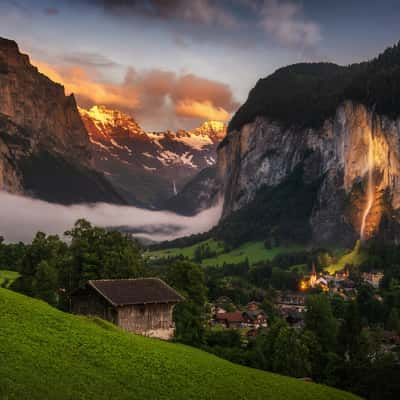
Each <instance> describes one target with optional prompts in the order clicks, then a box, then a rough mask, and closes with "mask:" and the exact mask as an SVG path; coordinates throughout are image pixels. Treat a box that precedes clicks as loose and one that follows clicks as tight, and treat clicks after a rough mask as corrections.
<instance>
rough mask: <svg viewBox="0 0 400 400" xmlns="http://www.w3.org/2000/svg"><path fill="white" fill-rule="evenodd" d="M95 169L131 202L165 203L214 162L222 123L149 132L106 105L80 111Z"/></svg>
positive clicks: (221, 134) (223, 129) (154, 205)
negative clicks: (190, 129)
mask: <svg viewBox="0 0 400 400" xmlns="http://www.w3.org/2000/svg"><path fill="white" fill-rule="evenodd" d="M79 112H80V115H81V117H82V120H83V122H84V124H85V127H86V129H87V131H88V133H89V140H90V143H91V146H92V150H93V151H92V153H93V157H94V165H95V167H96V169H97V170H98V171H100V172H102V173H103V174H104V175H105V176H106V177H107V178H108V179H109V180H110V182H111V183H112V184H113V185H114V186H115V187H116V188H118V190H119V191H120V192H121V193H123V194H124V197H125V198H126V199H127V200H128V201H129V202H130V203H132V204H144V205H146V206H150V207H156V206H157V205H162V204H163V202H164V201H166V200H168V199H170V198H171V197H173V196H174V195H176V194H177V193H178V191H179V190H180V189H181V188H182V187H183V186H184V185H185V184H186V183H187V182H188V181H189V180H190V179H191V178H193V177H194V176H195V175H196V174H197V173H199V172H200V171H202V170H203V169H204V168H207V167H212V166H214V165H215V164H216V150H217V146H218V144H219V143H220V142H221V141H222V139H223V138H224V137H225V134H226V126H225V125H224V123H222V122H219V121H207V122H205V123H203V124H202V125H201V126H200V127H199V128H197V129H194V130H192V131H186V130H178V131H176V132H172V131H165V132H146V131H145V130H144V129H143V128H142V127H140V125H139V124H138V123H137V122H136V121H135V120H134V118H133V117H131V116H129V115H127V114H124V113H122V112H120V111H118V110H112V109H109V108H107V107H105V106H93V107H92V108H91V109H90V110H85V109H83V108H79Z"/></svg>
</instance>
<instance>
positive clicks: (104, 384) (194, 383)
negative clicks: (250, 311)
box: [0, 289, 357, 400]
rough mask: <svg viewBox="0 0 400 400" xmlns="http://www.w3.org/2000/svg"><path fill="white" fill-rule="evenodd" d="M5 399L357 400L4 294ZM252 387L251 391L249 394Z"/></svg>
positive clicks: (0, 318) (0, 376)
mask: <svg viewBox="0 0 400 400" xmlns="http://www.w3.org/2000/svg"><path fill="white" fill-rule="evenodd" d="M0 356H1V360H2V362H1V363H0V397H1V398H7V399H9V400H11V399H23V398H26V395H27V393H29V398H30V399H32V400H35V399H40V400H42V399H59V400H63V399H74V400H75V399H96V400H97V399H110V398H113V399H128V398H129V399H189V398H190V399H246V398H250V397H251V398H252V399H274V400H279V399H282V400H283V399H288V398H289V399H293V400H296V399H299V400H300V399H330V400H336V399H338V400H339V399H343V400H346V399H349V400H350V399H356V398H357V397H356V396H354V395H351V394H349V393H345V392H341V391H338V390H335V389H332V388H328V387H325V386H321V385H315V384H311V383H306V382H303V381H299V380H296V379H291V378H286V377H283V376H278V375H274V374H270V373H266V372H262V371H258V370H252V369H249V368H245V367H241V366H238V365H234V364H231V363H229V362H227V361H224V360H222V359H219V358H217V357H215V356H212V355H210V354H207V353H204V352H202V351H199V350H196V349H194V348H190V347H187V346H183V345H178V344H171V343H166V342H161V341H157V340H154V339H148V338H144V337H141V336H135V335H131V334H128V333H125V332H122V331H120V330H118V329H117V328H115V327H114V326H112V325H109V324H108V323H105V322H103V321H101V320H93V321H91V320H88V319H86V318H83V317H77V316H72V315H69V314H65V313H62V312H60V311H58V310H56V309H54V308H51V307H50V306H48V305H47V304H45V303H43V302H40V301H37V300H33V299H31V298H28V297H25V296H22V295H19V294H16V293H14V292H10V291H8V290H6V289H0ZM249 388H251V390H250V389H249Z"/></svg>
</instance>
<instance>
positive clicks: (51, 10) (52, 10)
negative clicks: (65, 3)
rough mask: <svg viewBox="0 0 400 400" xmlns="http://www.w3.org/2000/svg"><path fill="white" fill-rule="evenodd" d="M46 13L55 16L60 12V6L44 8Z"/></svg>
mask: <svg viewBox="0 0 400 400" xmlns="http://www.w3.org/2000/svg"><path fill="white" fill-rule="evenodd" d="M44 13H45V14H46V15H48V16H49V17H54V16H56V15H58V14H60V10H59V9H58V8H54V7H49V8H45V9H44Z"/></svg>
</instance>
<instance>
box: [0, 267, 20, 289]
mask: <svg viewBox="0 0 400 400" xmlns="http://www.w3.org/2000/svg"><path fill="white" fill-rule="evenodd" d="M18 277H19V273H18V272H15V271H7V270H0V286H2V285H3V284H4V282H7V287H9V286H10V285H11V284H12V283H13V282H14V281H15V280H16V279H17V278H18Z"/></svg>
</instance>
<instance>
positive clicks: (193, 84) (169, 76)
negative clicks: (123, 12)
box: [33, 55, 238, 130]
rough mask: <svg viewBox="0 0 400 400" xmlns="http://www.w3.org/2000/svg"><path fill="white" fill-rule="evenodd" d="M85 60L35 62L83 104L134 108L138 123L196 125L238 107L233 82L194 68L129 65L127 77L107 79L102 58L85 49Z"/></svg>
mask: <svg viewBox="0 0 400 400" xmlns="http://www.w3.org/2000/svg"><path fill="white" fill-rule="evenodd" d="M69 59H70V60H71V61H72V59H71V58H70V57H69ZM79 60H82V57H79ZM75 61H78V60H77V58H75ZM84 61H85V62H86V64H87V65H86V67H85V65H83V64H84V62H83V63H81V64H79V65H78V64H77V65H73V64H71V65H70V64H68V65H65V64H63V65H60V66H56V67H53V66H50V65H49V64H46V63H42V62H38V61H33V63H34V64H35V65H36V66H37V67H38V69H39V70H40V71H41V72H42V73H44V74H45V75H47V76H48V77H50V78H51V79H52V80H54V81H56V82H59V83H62V84H63V85H64V86H65V88H66V91H67V92H68V93H70V92H72V93H74V94H75V95H76V97H77V100H78V103H79V104H80V105H81V106H82V107H90V106H92V105H94V104H104V105H107V106H110V107H115V108H118V109H121V110H123V111H126V112H128V113H130V114H133V116H134V117H135V118H137V119H138V122H139V123H141V124H142V125H145V127H146V125H147V127H146V128H148V127H151V129H154V130H156V129H163V130H164V129H168V128H169V129H176V128H191V127H193V126H183V125H182V124H186V125H190V120H193V122H195V124H194V125H197V124H198V123H199V122H202V121H204V120H208V119H217V120H222V121H227V120H228V119H229V117H230V115H231V113H232V112H233V111H235V110H236V108H237V107H238V103H237V102H236V101H235V99H234V97H233V94H232V91H231V89H230V88H229V86H228V85H226V84H224V83H221V82H217V81H214V80H209V79H206V78H202V77H198V76H196V75H193V74H177V73H175V72H171V71H164V70H159V69H153V70H146V71H137V70H135V69H134V68H128V69H127V71H126V74H125V78H124V79H123V81H122V82H120V83H114V82H107V81H104V79H103V78H102V76H101V74H100V72H99V69H98V68H97V66H96V63H101V62H102V61H103V59H102V58H99V57H98V56H97V55H96V56H95V57H93V56H90V57H87V55H86V56H85V57H84ZM89 61H90V63H89ZM89 64H90V65H89Z"/></svg>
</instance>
